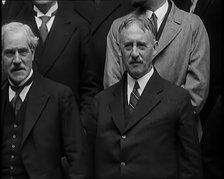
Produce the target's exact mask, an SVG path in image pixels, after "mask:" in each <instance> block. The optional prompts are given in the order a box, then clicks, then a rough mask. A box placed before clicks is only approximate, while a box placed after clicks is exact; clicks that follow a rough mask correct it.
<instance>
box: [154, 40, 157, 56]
mask: <svg viewBox="0 0 224 179" xmlns="http://www.w3.org/2000/svg"><path fill="white" fill-rule="evenodd" d="M157 48H158V41H155V43H154V45H153V56H155V55H156V53H157Z"/></svg>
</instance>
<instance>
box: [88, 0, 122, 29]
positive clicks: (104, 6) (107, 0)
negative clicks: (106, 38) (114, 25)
mask: <svg viewBox="0 0 224 179" xmlns="http://www.w3.org/2000/svg"><path fill="white" fill-rule="evenodd" d="M120 6H121V3H120V2H119V1H116V0H101V1H100V3H99V5H98V7H97V8H96V14H95V17H94V20H93V23H92V26H91V29H92V32H93V33H94V32H95V30H96V29H97V27H98V26H99V25H100V24H101V23H103V21H104V20H105V19H107V18H108V16H110V14H111V13H113V12H114V11H116V9H117V8H119V7H120Z"/></svg>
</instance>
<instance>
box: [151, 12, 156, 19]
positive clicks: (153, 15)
mask: <svg viewBox="0 0 224 179" xmlns="http://www.w3.org/2000/svg"><path fill="white" fill-rule="evenodd" d="M151 19H154V20H157V16H156V14H155V13H154V12H153V13H152V15H151Z"/></svg>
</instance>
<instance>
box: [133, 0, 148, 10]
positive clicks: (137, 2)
mask: <svg viewBox="0 0 224 179" xmlns="http://www.w3.org/2000/svg"><path fill="white" fill-rule="evenodd" d="M145 1H146V0H132V2H131V3H132V6H133V7H134V8H138V7H143V5H144V4H145Z"/></svg>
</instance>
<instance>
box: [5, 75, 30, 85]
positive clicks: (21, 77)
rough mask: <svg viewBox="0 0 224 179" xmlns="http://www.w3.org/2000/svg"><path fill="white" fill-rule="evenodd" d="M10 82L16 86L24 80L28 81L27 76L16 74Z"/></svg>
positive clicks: (11, 77)
mask: <svg viewBox="0 0 224 179" xmlns="http://www.w3.org/2000/svg"><path fill="white" fill-rule="evenodd" d="M9 78H10V80H11V81H12V82H13V83H15V84H20V83H21V82H22V81H23V80H25V79H26V75H24V74H14V75H12V76H10V77H9Z"/></svg>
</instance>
